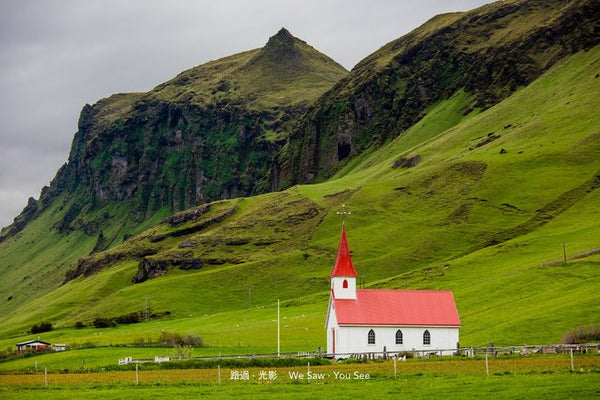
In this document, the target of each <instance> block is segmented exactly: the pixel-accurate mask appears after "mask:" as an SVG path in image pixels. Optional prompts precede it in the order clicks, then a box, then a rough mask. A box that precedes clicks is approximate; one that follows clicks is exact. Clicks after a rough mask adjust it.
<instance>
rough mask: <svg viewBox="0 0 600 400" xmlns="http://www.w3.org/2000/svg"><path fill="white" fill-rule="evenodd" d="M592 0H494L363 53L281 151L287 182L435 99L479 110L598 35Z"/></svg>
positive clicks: (321, 173) (332, 163) (313, 172)
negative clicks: (462, 97)
mask: <svg viewBox="0 0 600 400" xmlns="http://www.w3.org/2000/svg"><path fill="white" fill-rule="evenodd" d="M599 18H600V10H599V5H598V2H597V1H591V0H577V1H542V0H526V1H524V0H512V1H496V2H494V3H490V4H487V5H484V6H482V7H480V8H477V9H475V10H472V11H469V12H464V13H450V14H443V15H438V16H436V17H434V18H432V19H431V20H429V21H428V22H427V23H425V24H424V25H423V26H421V27H419V28H417V29H415V30H414V31H413V32H411V33H409V34H408V35H406V36H403V37H402V38H400V39H397V40H395V41H392V42H390V43H388V44H386V45H385V46H383V47H382V48H381V49H379V50H378V51H376V52H375V53H373V54H371V55H370V56H368V57H367V58H365V59H364V60H362V61H361V62H360V63H359V64H358V65H357V66H356V67H354V69H353V70H352V71H351V73H350V74H349V75H348V76H346V77H345V78H344V79H342V80H341V81H340V82H339V83H338V84H336V85H335V87H334V88H333V89H332V90H330V91H329V92H327V94H325V95H324V96H323V97H321V98H320V99H319V100H318V102H317V104H316V105H315V107H313V108H312V110H311V111H310V112H309V113H308V115H307V116H306V117H305V118H303V120H302V121H301V123H300V127H299V129H297V130H296V131H295V132H294V134H293V137H291V138H290V140H289V144H288V146H286V149H285V151H284V154H283V155H282V156H281V163H282V168H281V178H280V180H281V182H282V183H283V185H284V186H286V185H293V184H296V183H307V182H312V181H314V180H315V178H316V177H318V178H319V179H320V180H322V179H325V178H327V177H330V176H332V175H333V174H334V173H335V172H336V171H338V170H339V169H340V168H342V166H343V165H345V164H347V163H348V162H351V161H350V160H351V159H353V158H354V157H356V156H359V155H361V154H363V153H364V152H365V151H373V150H374V149H376V148H378V147H379V146H381V145H383V144H384V143H386V142H388V141H389V140H391V139H393V138H395V137H397V136H400V135H402V134H403V133H404V132H406V130H407V129H408V128H410V127H411V126H413V125H414V124H415V123H416V122H417V121H419V120H420V119H422V118H423V117H424V116H425V115H426V114H427V111H428V110H429V109H430V108H431V107H432V106H434V105H435V104H436V103H437V102H439V101H441V100H445V99H448V98H450V97H451V96H452V95H454V94H455V93H456V92H457V91H459V90H464V91H465V92H466V93H469V94H472V95H473V97H472V99H471V101H470V102H469V103H468V104H465V106H464V109H463V110H462V112H463V113H464V114H468V113H469V112H471V111H472V110H475V109H477V110H485V109H488V108H489V107H491V106H493V105H494V104H497V103H498V102H500V101H502V100H503V99H505V98H507V97H508V96H510V94H511V93H514V92H515V90H517V89H518V88H521V87H524V86H526V85H528V84H529V83H531V82H532V81H533V80H534V79H536V78H537V77H539V76H540V75H541V74H542V73H543V72H544V71H547V70H548V68H550V67H551V66H552V65H554V64H555V63H556V62H558V61H559V60H560V59H561V58H563V57H565V56H568V55H570V54H574V53H576V52H577V51H579V50H584V49H589V48H591V47H593V46H594V45H596V44H597V43H598V40H599V38H598V34H599V33H598V29H599V28H598V20H599Z"/></svg>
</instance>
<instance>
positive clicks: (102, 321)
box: [92, 317, 117, 328]
mask: <svg viewBox="0 0 600 400" xmlns="http://www.w3.org/2000/svg"><path fill="white" fill-rule="evenodd" d="M92 323H93V324H94V326H95V327H96V328H109V327H111V326H117V324H116V323H115V321H114V320H112V319H110V318H103V317H98V318H96V319H95V320H94V322H92Z"/></svg>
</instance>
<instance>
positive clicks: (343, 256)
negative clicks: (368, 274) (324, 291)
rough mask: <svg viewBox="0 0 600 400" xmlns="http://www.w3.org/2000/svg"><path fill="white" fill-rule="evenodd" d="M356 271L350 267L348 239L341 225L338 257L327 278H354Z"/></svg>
mask: <svg viewBox="0 0 600 400" xmlns="http://www.w3.org/2000/svg"><path fill="white" fill-rule="evenodd" d="M356 275H357V274H356V270H355V269H354V266H353V265H352V258H351V257H350V248H349V247H348V239H346V228H345V227H344V226H343V225H342V237H341V238H340V246H339V247H338V255H337V258H336V260H335V266H334V267H333V271H331V274H329V277H330V278H331V277H333V276H356Z"/></svg>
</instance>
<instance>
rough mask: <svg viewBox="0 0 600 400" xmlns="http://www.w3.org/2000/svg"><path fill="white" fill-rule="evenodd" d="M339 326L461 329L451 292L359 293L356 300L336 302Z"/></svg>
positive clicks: (339, 300) (374, 291) (381, 291)
mask: <svg viewBox="0 0 600 400" xmlns="http://www.w3.org/2000/svg"><path fill="white" fill-rule="evenodd" d="M333 302H334V308H335V315H336V319H337V322H338V324H340V325H419V326H421V325H438V326H460V318H459V317H458V311H457V310H456V304H455V303H454V296H453V295H452V292H451V291H449V290H373V289H362V290H357V291H356V300H346V299H334V300H333Z"/></svg>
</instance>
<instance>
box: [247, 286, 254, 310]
mask: <svg viewBox="0 0 600 400" xmlns="http://www.w3.org/2000/svg"><path fill="white" fill-rule="evenodd" d="M252 289H253V287H252V286H248V310H251V309H252Z"/></svg>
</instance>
